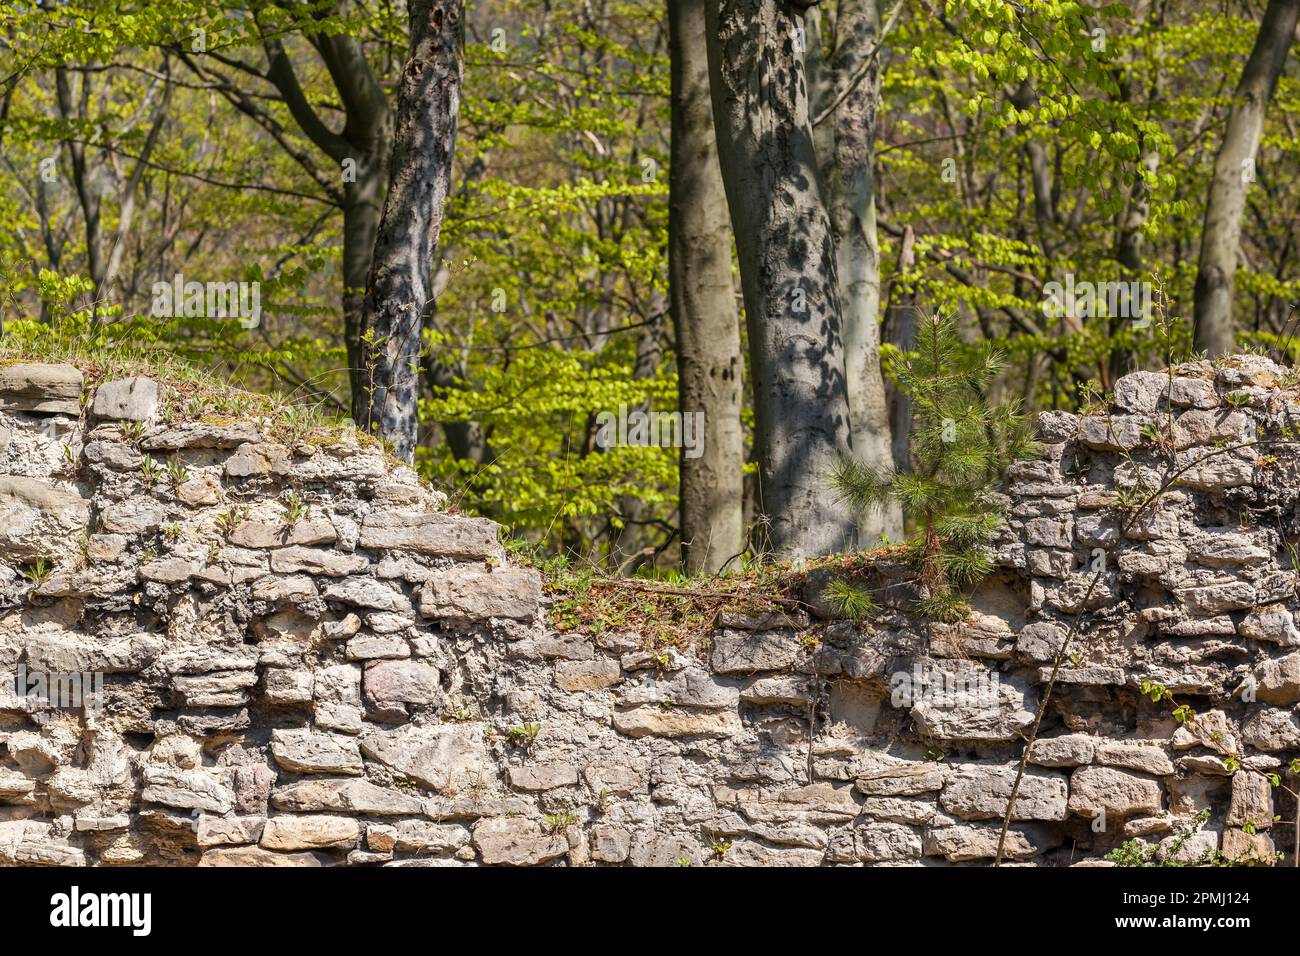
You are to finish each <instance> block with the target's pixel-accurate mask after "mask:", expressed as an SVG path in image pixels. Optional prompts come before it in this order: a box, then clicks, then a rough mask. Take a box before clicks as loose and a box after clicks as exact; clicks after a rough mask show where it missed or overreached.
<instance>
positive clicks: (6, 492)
mask: <svg viewBox="0 0 1300 956" xmlns="http://www.w3.org/2000/svg"><path fill="white" fill-rule="evenodd" d="M183 406H184V403H183V402H180V401H177V400H174V396H172V395H169V394H168V391H167V389H166V388H163V387H161V386H159V385H158V384H156V383H154V382H152V381H150V380H148V379H146V378H142V377H141V378H134V379H126V380H122V381H109V382H104V383H102V384H99V385H98V387H97V388H95V389H94V390H93V393H92V392H88V390H86V389H85V388H84V383H83V381H82V375H81V372H79V371H78V370H77V369H75V368H72V367H69V366H52V365H36V364H31V365H22V364H19V365H10V366H3V367H0V673H4V672H13V671H15V670H17V669H19V668H23V669H25V672H26V673H28V674H35V673H47V674H69V673H73V674H81V673H92V672H93V673H98V674H102V675H104V677H103V682H104V686H103V705H102V707H99V708H91V709H87V708H80V709H78V708H58V707H55V708H50V707H46V706H42V705H40V703H39V702H34V701H33V700H32V699H30V698H25V697H22V696H21V695H14V694H13V693H12V691H9V692H6V691H4V690H3V688H0V862H3V863H21V864H51V863H77V864H82V863H84V864H94V865H120V864H134V863H145V864H152V863H165V864H169V865H177V864H191V863H197V864H200V865H258V866H262V865H290V866H297V865H305V866H317V865H339V864H354V865H397V866H406V865H465V864H512V865H537V864H561V865H616V864H625V865H665V866H673V865H705V864H708V865H791V866H810V865H826V864H838V865H931V864H955V865H984V864H986V863H987V862H988V861H989V860H990V859H991V857H992V856H993V855H994V853H995V852H996V847H997V843H998V835H999V831H1000V829H1001V820H1002V817H1003V816H1004V814H1005V813H1006V808H1007V800H1008V795H1009V793H1010V790H1011V787H1012V784H1013V781H1014V779H1015V775H1016V768H1017V761H1018V758H1019V755H1020V753H1021V748H1022V741H1023V735H1024V734H1025V733H1026V732H1027V730H1028V728H1029V727H1030V726H1031V725H1032V723H1033V721H1034V717H1035V714H1036V713H1037V710H1038V708H1039V704H1040V701H1041V700H1042V699H1043V684H1044V683H1045V682H1046V681H1047V680H1048V678H1049V675H1050V671H1051V669H1052V666H1053V664H1054V663H1055V662H1056V658H1057V653H1058V650H1059V649H1060V647H1061V642H1062V641H1063V639H1064V637H1065V635H1066V633H1067V632H1068V631H1069V630H1070V628H1071V627H1072V626H1073V625H1074V624H1075V623H1076V622H1078V624H1079V628H1078V633H1077V638H1076V640H1075V641H1074V643H1073V645H1072V647H1071V648H1070V649H1069V651H1068V653H1067V654H1066V655H1064V657H1063V659H1062V666H1061V668H1060V671H1059V674H1058V677H1057V684H1056V686H1055V689H1054V691H1053V693H1052V698H1051V705H1050V706H1049V708H1048V710H1047V714H1046V717H1045V719H1044V722H1043V729H1042V733H1041V735H1040V739H1039V740H1038V741H1037V742H1036V743H1035V744H1034V746H1033V748H1032V750H1031V753H1030V760H1029V767H1028V769H1027V772H1026V774H1025V777H1024V780H1023V781H1022V784H1021V787H1020V792H1019V798H1018V800H1017V803H1016V807H1015V812H1014V814H1013V822H1012V825H1011V828H1010V831H1009V833H1008V839H1007V843H1006V856H1007V858H1008V859H1009V860H1010V861H1013V862H1015V863H1017V864H1018V865H1031V864H1038V865H1063V864H1069V863H1078V862H1081V861H1082V862H1090V863H1091V862H1096V861H1097V860H1098V859H1099V857H1101V856H1102V855H1103V854H1105V853H1106V852H1107V851H1109V850H1111V849H1113V848H1114V847H1116V846H1118V845H1119V844H1120V843H1121V842H1123V841H1125V840H1128V839H1138V840H1141V841H1144V842H1146V843H1148V844H1149V845H1150V846H1151V847H1153V848H1156V849H1158V848H1161V847H1163V849H1162V850H1160V852H1163V853H1167V854H1173V853H1176V854H1178V856H1179V858H1180V859H1186V860H1195V859H1197V858H1199V856H1200V855H1201V854H1203V853H1204V852H1206V851H1215V852H1221V853H1223V854H1225V855H1227V856H1229V857H1232V858H1243V857H1251V856H1253V857H1254V858H1255V859H1257V860H1263V861H1269V860H1271V857H1272V854H1273V845H1272V841H1271V839H1270V837H1269V836H1268V834H1269V831H1270V829H1272V828H1273V827H1272V826H1271V824H1272V818H1273V815H1274V813H1278V812H1280V813H1283V815H1287V814H1289V812H1290V807H1289V799H1288V800H1286V801H1275V799H1274V797H1275V793H1276V791H1274V790H1273V788H1272V787H1271V786H1270V785H1269V782H1268V779H1267V778H1266V776H1265V774H1266V773H1268V772H1271V771H1274V770H1278V771H1285V769H1286V765H1287V763H1289V761H1290V760H1291V759H1292V758H1293V757H1295V756H1297V755H1298V754H1300V722H1298V721H1297V719H1296V714H1295V705H1296V703H1297V702H1298V701H1300V630H1298V629H1297V628H1296V626H1295V623H1294V619H1293V612H1294V600H1295V593H1296V592H1295V577H1294V572H1293V569H1292V567H1291V564H1290V559H1289V557H1288V554H1287V551H1286V548H1285V541H1287V540H1291V539H1293V537H1294V535H1295V534H1296V532H1297V531H1300V527H1298V526H1297V522H1298V520H1300V519H1298V517H1297V513H1296V508H1295V501H1296V496H1297V489H1300V467H1298V462H1300V457H1298V456H1297V455H1296V454H1295V453H1294V452H1293V450H1292V446H1289V445H1285V444H1278V445H1276V446H1264V445H1248V446H1247V447H1240V448H1239V447H1235V446H1237V445H1240V444H1242V443H1243V441H1249V440H1251V439H1252V438H1253V439H1260V440H1269V439H1270V438H1272V437H1273V436H1278V435H1285V434H1287V433H1288V429H1289V427H1290V424H1291V419H1292V411H1293V410H1294V409H1297V408H1300V404H1298V403H1297V397H1296V393H1295V391H1294V390H1293V389H1292V388H1291V387H1290V385H1289V380H1288V379H1287V377H1286V373H1285V372H1284V371H1283V370H1282V369H1279V368H1278V367H1276V366H1275V365H1273V364H1272V363H1270V362H1267V361H1266V360H1264V359H1261V358H1258V357H1251V356H1238V357H1236V358H1233V359H1229V360H1225V361H1223V362H1220V363H1218V364H1216V365H1210V364H1208V363H1195V364H1192V365H1188V366H1183V367H1180V368H1178V369H1176V370H1175V373H1174V374H1173V375H1172V376H1170V375H1168V374H1166V373H1136V374H1134V375H1130V376H1126V377H1125V378H1123V379H1121V380H1120V381H1119V382H1118V383H1117V386H1116V389H1115V396H1114V405H1113V406H1112V407H1110V408H1108V409H1107V410H1104V411H1099V412H1097V413H1095V414H1092V415H1085V416H1079V417H1076V416H1072V415H1066V414H1063V413H1049V414H1046V415H1043V416H1041V418H1040V432H1041V436H1042V440H1043V442H1044V446H1045V450H1044V454H1043V456H1042V457H1041V458H1039V459H1038V460H1035V461H1030V462H1020V463H1017V464H1016V465H1015V466H1014V467H1013V469H1012V473H1011V478H1010V482H1009V485H1008V487H1007V489H1006V492H1007V501H1006V504H1007V508H1008V514H1009V522H1008V526H1007V529H1006V533H1005V534H1004V536H1003V538H1002V540H1001V541H1000V543H999V546H998V563H999V570H998V572H997V573H996V574H995V575H993V576H991V577H990V578H989V579H987V580H986V581H985V582H984V583H983V584H982V585H981V587H980V588H979V590H978V591H977V593H976V594H975V595H974V598H973V604H974V606H975V608H976V613H975V614H974V616H973V617H972V618H971V620H970V621H967V622H964V623H962V624H960V625H954V626H936V625H932V624H927V623H925V622H922V621H918V620H917V619H915V618H914V617H911V616H909V615H908V613H907V612H906V602H895V603H896V605H897V606H895V607H893V608H892V609H889V610H885V611H883V612H881V613H880V614H878V615H876V616H875V617H874V619H873V620H871V621H870V622H865V623H854V622H847V621H834V620H829V619H827V618H826V616H825V608H824V606H823V604H822V602H821V601H819V600H818V595H819V593H820V586H821V582H820V581H819V579H818V578H817V576H816V575H814V576H812V579H811V581H810V589H809V592H808V595H807V598H808V600H807V606H806V608H802V609H796V608H793V607H792V608H790V609H789V610H788V611H787V612H782V613H763V614H758V613H741V612H739V611H723V612H721V613H720V614H719V616H718V619H717V621H716V625H715V627H714V628H713V630H712V631H711V633H709V634H708V635H707V636H706V638H705V639H704V640H702V641H700V642H699V643H698V644H694V645H690V646H653V645H652V644H650V643H649V642H648V641H647V639H646V637H645V635H642V634H640V633H636V632H629V631H626V630H621V629H619V627H618V626H617V624H615V623H613V622H610V623H609V624H608V626H604V627H597V628H595V629H590V630H594V633H579V632H574V631H563V630H560V629H557V628H556V627H555V626H553V625H552V624H551V623H550V622H549V621H548V604H549V601H550V599H549V598H547V597H545V596H544V595H543V594H542V586H541V579H540V576H539V575H538V574H537V572H536V571H534V570H531V569H528V568H522V567H516V566H511V565H510V564H509V562H508V561H507V560H506V556H505V553H504V550H503V548H502V546H501V544H500V543H499V537H498V529H497V528H496V526H495V525H493V524H492V523H491V522H490V521H486V520H483V519H477V518H470V517H466V516H464V515H459V514H456V513H454V512H453V511H452V510H451V509H448V508H447V505H446V501H445V499H444V498H443V496H441V495H440V494H438V493H437V492H434V491H432V490H430V489H429V488H427V487H426V486H424V485H422V484H421V483H420V482H419V481H418V480H417V478H416V476H415V474H414V473H413V472H412V471H411V470H410V469H409V468H407V467H405V466H403V465H401V464H399V463H396V462H392V461H389V460H386V459H385V458H384V456H383V454H382V453H381V451H380V450H379V449H377V448H376V447H375V446H373V445H372V444H369V443H367V442H365V441H362V440H359V439H358V437H357V436H355V435H352V434H349V433H348V432H346V431H342V432H328V433H327V432H322V433H318V434H313V435H311V436H307V437H301V436H300V437H296V438H295V437H292V435H287V434H286V431H285V429H283V428H279V427H277V425H276V423H274V422H270V421H265V420H255V419H247V420H245V419H230V420H225V419H205V420H198V421H192V420H185V419H184V417H183V416H182V415H180V414H179V409H180V408H182V407H183ZM146 456H148V458H146ZM1175 473H1177V477H1178V481H1177V483H1176V484H1173V485H1171V487H1170V488H1169V489H1168V491H1167V492H1165V493H1164V494H1162V495H1160V496H1159V497H1158V498H1157V500H1156V501H1155V503H1154V504H1153V505H1152V507H1150V508H1149V509H1147V510H1146V511H1144V512H1143V513H1142V514H1140V515H1138V516H1137V517H1136V518H1134V519H1133V520H1129V517H1130V516H1131V515H1132V509H1131V506H1132V504H1133V503H1134V502H1135V501H1140V500H1141V498H1142V496H1143V494H1144V492H1143V488H1153V487H1158V486H1159V485H1160V483H1161V482H1162V481H1164V480H1165V479H1167V478H1169V477H1170V476H1172V475H1174V474H1175ZM1126 509H1128V510H1126ZM897 570H898V569H893V570H892V571H891V570H890V569H888V568H884V567H882V568H881V569H880V574H881V575H887V574H891V573H893V574H895V575H896V574H897ZM1094 574H1099V577H1098V583H1097V586H1096V587H1095V588H1093V589H1092V593H1091V594H1090V595H1089V593H1088V592H1089V587H1090V585H1091V582H1092V580H1093V577H1094ZM890 580H893V581H897V580H899V579H898V578H897V577H895V578H893V579H890ZM905 590H906V589H905V588H899V589H892V588H882V593H884V594H892V593H902V592H903V591H905ZM886 603H887V604H888V603H890V602H889V601H888V600H887V601H886ZM922 675H925V679H926V680H935V679H939V678H943V677H946V678H948V679H949V680H950V681H951V682H952V684H953V685H954V686H964V687H971V686H979V687H982V688H985V689H986V690H987V693H981V694H977V695H973V696H971V695H967V696H965V697H956V698H945V697H944V696H942V695H937V696H936V695H933V694H929V693H924V692H916V686H917V685H916V684H915V680H916V679H918V678H920V677H921V676H922ZM909 681H912V684H911V685H909V684H908V682H909ZM1144 681H1149V682H1157V683H1159V684H1162V685H1164V686H1165V687H1167V688H1168V689H1169V691H1170V692H1172V694H1173V695H1174V702H1173V703H1171V702H1170V701H1167V700H1164V701H1161V702H1160V703H1152V702H1151V700H1150V699H1149V696H1144V694H1143V691H1142V687H1143V682H1144ZM906 686H911V687H912V688H913V690H912V691H911V692H908V693H901V692H900V688H903V687H906ZM1243 688H1245V689H1244V690H1243ZM1243 697H1245V698H1246V699H1243ZM1179 704H1188V705H1190V706H1191V707H1193V708H1195V710H1196V711H1197V716H1196V718H1195V719H1193V720H1184V721H1182V722H1180V721H1179V720H1178V719H1177V718H1176V716H1175V714H1174V712H1173V708H1174V707H1175V706H1177V705H1179ZM1184 716H1186V713H1185V712H1184ZM810 731H811V732H810ZM810 738H811V743H810ZM810 751H811V752H810ZM1202 811H1207V813H1206V814H1204V817H1205V818H1204V819H1202V816H1203V814H1202Z"/></svg>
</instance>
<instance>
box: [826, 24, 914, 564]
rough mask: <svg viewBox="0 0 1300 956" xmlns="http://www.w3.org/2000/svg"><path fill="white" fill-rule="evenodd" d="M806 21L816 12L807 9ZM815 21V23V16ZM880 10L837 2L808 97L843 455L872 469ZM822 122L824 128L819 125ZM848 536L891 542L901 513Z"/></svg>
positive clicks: (867, 520)
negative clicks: (826, 229) (825, 240)
mask: <svg viewBox="0 0 1300 956" xmlns="http://www.w3.org/2000/svg"><path fill="white" fill-rule="evenodd" d="M809 13H810V15H809V20H810V21H812V20H813V19H814V18H816V19H817V20H820V15H819V14H817V13H816V12H815V10H810V11H809ZM819 25H820V24H819ZM808 32H809V36H808V49H809V54H810V56H817V55H819V54H822V53H823V51H825V50H826V49H827V47H825V46H823V41H822V38H821V36H820V32H821V31H820V29H819V30H817V31H816V33H817V34H818V35H814V31H813V30H812V29H811V28H810V29H809V31H808ZM880 41H881V17H880V4H879V2H878V0H840V2H839V4H838V6H837V8H836V17H835V35H834V37H833V38H832V39H831V43H832V44H833V47H831V48H830V50H829V56H828V57H827V58H826V64H825V69H824V71H823V72H824V75H825V80H824V82H823V83H821V84H819V85H818V87H814V90H817V89H818V88H819V87H820V90H821V91H823V92H822V96H824V97H829V99H828V100H827V101H826V102H819V101H818V99H814V104H815V108H814V109H813V115H814V119H815V121H816V122H817V124H818V130H817V139H816V145H817V147H818V149H819V157H818V158H819V159H820V161H821V169H822V171H823V181H824V183H825V186H826V190H827V202H828V206H829V213H830V221H831V229H832V231H833V234H834V239H835V266H836V274H837V276H838V277H839V299H840V309H841V314H842V321H843V325H844V371H845V377H846V384H847V388H848V403H849V428H850V432H851V435H852V442H853V453H854V455H855V456H856V457H857V458H859V459H860V460H861V461H862V462H863V463H864V464H866V465H867V466H868V467H870V468H872V469H873V470H875V471H889V470H890V467H891V463H892V455H891V452H890V431H889V407H888V403H887V401H886V397H885V380H884V376H883V375H882V374H881V372H880V240H879V237H878V235H877V232H876V179H875V168H874V167H875V138H876V114H877V111H878V109H879V105H880V58H879V56H878V52H877V51H878V44H879V43H880ZM823 129H824V131H823ZM858 520H859V524H858V544H859V545H860V546H862V547H871V546H873V545H875V544H876V543H877V542H879V541H880V539H881V537H882V536H886V535H887V536H888V537H889V538H890V539H891V540H894V541H898V540H899V539H900V538H901V537H902V532H903V513H902V509H901V508H900V507H899V506H898V504H897V503H896V502H891V503H889V504H887V505H885V506H884V507H883V508H881V509H880V510H877V511H872V512H868V513H867V514H864V515H860V516H859V519H858Z"/></svg>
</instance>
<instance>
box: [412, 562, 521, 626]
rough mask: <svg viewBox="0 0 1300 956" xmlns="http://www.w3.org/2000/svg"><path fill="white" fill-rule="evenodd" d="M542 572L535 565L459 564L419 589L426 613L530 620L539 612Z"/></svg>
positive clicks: (449, 617) (445, 616)
mask: <svg viewBox="0 0 1300 956" xmlns="http://www.w3.org/2000/svg"><path fill="white" fill-rule="evenodd" d="M541 598H542V576H541V574H539V573H538V572H537V571H536V570H535V569H533V568H494V569H493V570H491V571H487V570H484V569H483V568H476V567H472V566H470V565H457V566H456V567H454V568H451V569H449V570H447V571H437V572H434V573H433V574H432V575H430V576H429V578H428V580H426V581H425V582H424V587H423V588H421V589H420V614H421V615H422V616H423V617H432V618H442V619H447V620H453V621H484V620H487V619H488V618H493V617H503V618H515V619H518V620H527V619H529V618H531V617H533V615H535V614H536V613H537V607H538V603H539V602H540V601H541Z"/></svg>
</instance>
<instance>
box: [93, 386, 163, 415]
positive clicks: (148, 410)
mask: <svg viewBox="0 0 1300 956" xmlns="http://www.w3.org/2000/svg"><path fill="white" fill-rule="evenodd" d="M158 399H159V389H158V383H157V382H155V381H154V380H153V379H151V378H144V377H143V376H138V375H137V376H135V377H133V378H123V379H118V380H116V381H112V382H101V383H100V384H99V386H98V387H97V388H96V389H95V401H94V404H93V405H91V408H90V410H91V413H92V414H94V415H95V417H97V418H111V419H117V420H119V421H132V422H151V421H153V419H154V418H155V417H156V416H157V414H158Z"/></svg>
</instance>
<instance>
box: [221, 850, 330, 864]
mask: <svg viewBox="0 0 1300 956" xmlns="http://www.w3.org/2000/svg"><path fill="white" fill-rule="evenodd" d="M329 865H330V864H329V860H328V858H327V857H324V856H322V855H321V854H319V853H277V852H275V851H273V850H265V849H262V848H261V847H256V846H237V847H218V848H216V849H213V850H208V851H206V852H205V853H204V854H203V856H201V857H199V866H329Z"/></svg>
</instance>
